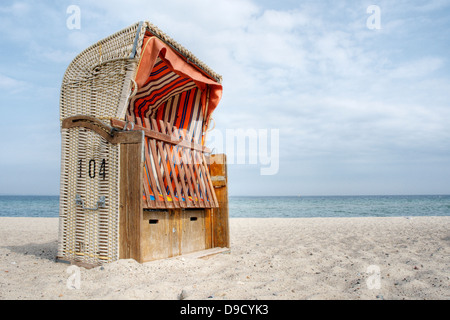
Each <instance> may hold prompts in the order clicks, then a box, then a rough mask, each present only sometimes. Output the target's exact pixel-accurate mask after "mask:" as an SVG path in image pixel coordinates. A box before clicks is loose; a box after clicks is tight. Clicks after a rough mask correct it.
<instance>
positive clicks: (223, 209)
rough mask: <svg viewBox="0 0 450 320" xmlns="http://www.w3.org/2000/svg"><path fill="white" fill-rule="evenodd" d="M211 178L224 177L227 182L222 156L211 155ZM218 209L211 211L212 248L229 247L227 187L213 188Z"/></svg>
mask: <svg viewBox="0 0 450 320" xmlns="http://www.w3.org/2000/svg"><path fill="white" fill-rule="evenodd" d="M210 173H211V177H212V178H213V177H224V178H225V181H227V163H226V156H225V155H224V154H218V155H211V161H210ZM215 193H216V196H217V199H218V203H219V207H218V208H215V209H213V211H214V215H213V221H212V222H213V226H212V228H213V234H214V235H213V247H227V248H229V247H230V229H229V219H228V186H227V183H225V186H223V187H219V188H215Z"/></svg>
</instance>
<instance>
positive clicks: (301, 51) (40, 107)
mask: <svg viewBox="0 0 450 320" xmlns="http://www.w3.org/2000/svg"><path fill="white" fill-rule="evenodd" d="M70 5H77V6H79V8H80V12H81V15H80V18H81V25H80V27H81V28H80V29H74V30H70V29H68V28H67V25H66V21H67V19H68V18H69V14H67V13H66V10H67V8H68V6H70ZM370 5H377V6H378V7H379V8H380V22H381V23H380V26H381V29H369V28H368V27H367V20H368V19H369V17H370V16H371V14H370V13H367V11H366V10H367V8H368V7H369V6H370ZM140 20H148V21H151V22H152V23H154V24H156V25H157V26H158V27H159V28H160V29H162V30H163V31H165V32H166V33H167V34H169V35H170V36H171V37H172V38H174V39H176V40H177V41H178V42H179V43H181V44H182V45H184V46H185V47H187V48H188V49H189V50H190V51H192V52H193V53H194V54H195V55H196V56H198V57H199V58H200V59H201V60H203V61H204V62H205V63H206V64H208V65H209V66H210V67H211V68H212V69H214V70H215V71H216V72H218V73H219V74H221V75H222V76H223V86H224V95H223V99H222V102H221V104H220V105H219V108H218V109H217V110H216V112H215V114H214V119H215V121H216V130H218V131H219V132H223V133H224V132H225V131H226V130H227V129H241V128H243V129H249V128H250V129H253V130H259V129H263V130H269V129H278V130H279V146H278V147H279V170H278V172H277V174H275V175H261V174H260V172H261V167H263V164H261V163H257V164H240V165H237V164H233V165H230V166H229V179H230V194H231V195H346V194H351V195H359V194H450V125H449V124H450V61H449V57H450V54H449V53H450V39H449V38H450V1H440V0H434V1H378V0H375V1H374V0H371V1H268V0H265V1H247V0H239V1H214V2H212V1H174V0H165V1H138V0H131V1H106V0H99V1H95V2H94V1H75V0H73V1H48V0H47V1H37V0H36V1H31V0H30V1H7V0H3V1H2V2H1V5H0V30H1V31H0V43H1V51H0V58H1V59H0V95H1V103H0V108H1V112H2V120H3V122H2V123H1V124H0V137H1V138H0V150H1V151H0V154H1V156H0V194H54V195H56V194H58V193H59V174H60V129H59V90H60V85H61V81H62V77H63V74H64V72H65V70H66V68H67V66H68V64H69V63H70V61H71V60H72V59H73V58H74V57H75V56H76V55H77V54H78V53H80V52H81V51H82V50H83V49H85V48H86V47H88V46H89V45H91V44H93V43H95V42H97V41H98V40H100V39H102V38H104V37H106V36H108V35H110V34H112V33H114V32H116V31H119V30H121V29H123V28H125V27H127V26H129V25H131V24H133V23H135V22H137V21H140Z"/></svg>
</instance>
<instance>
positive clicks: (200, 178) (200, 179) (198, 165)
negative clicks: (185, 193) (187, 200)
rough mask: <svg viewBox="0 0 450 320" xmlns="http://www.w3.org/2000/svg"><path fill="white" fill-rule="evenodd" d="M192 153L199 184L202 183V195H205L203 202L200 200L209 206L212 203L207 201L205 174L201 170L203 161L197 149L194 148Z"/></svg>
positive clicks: (205, 205) (204, 205)
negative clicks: (199, 159) (200, 160)
mask: <svg viewBox="0 0 450 320" xmlns="http://www.w3.org/2000/svg"><path fill="white" fill-rule="evenodd" d="M190 155H191V157H192V160H193V164H194V168H195V170H196V171H195V173H196V175H197V180H198V184H199V185H200V189H201V191H202V195H203V197H202V199H203V202H200V203H203V207H208V208H209V207H210V205H209V204H208V201H207V198H208V193H207V191H206V187H205V183H204V181H203V179H204V178H205V175H204V174H203V173H202V170H201V167H202V163H201V162H200V163H199V161H198V158H197V156H196V152H195V150H192V151H191V152H190Z"/></svg>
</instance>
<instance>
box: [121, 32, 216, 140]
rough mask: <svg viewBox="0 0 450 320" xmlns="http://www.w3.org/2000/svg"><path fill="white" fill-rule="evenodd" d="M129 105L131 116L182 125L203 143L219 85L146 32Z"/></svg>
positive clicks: (176, 125) (188, 134)
mask: <svg viewBox="0 0 450 320" xmlns="http://www.w3.org/2000/svg"><path fill="white" fill-rule="evenodd" d="M136 84H137V87H138V90H137V93H136V95H135V96H134V97H133V98H132V100H131V101H130V105H129V110H128V114H129V115H130V116H131V117H132V118H134V119H135V118H141V119H146V118H147V119H156V120H163V121H164V122H167V123H170V124H171V125H172V126H175V127H177V128H178V129H184V130H185V132H186V136H187V137H188V138H191V139H192V140H193V142H196V143H199V144H202V143H203V141H202V133H203V131H204V130H206V126H207V122H208V121H207V120H208V119H209V117H210V115H211V113H212V112H213V111H214V109H215V108H216V107H217V105H218V103H219V100H220V98H221V96H222V85H221V84H220V83H218V82H216V81H215V80H213V79H212V78H211V77H209V76H208V75H206V74H205V73H204V72H203V71H201V70H200V69H199V68H197V67H196V66H195V65H194V64H191V63H189V61H188V60H187V59H186V58H185V57H183V56H182V55H180V54H179V53H177V52H176V51H175V50H173V49H172V48H171V46H170V45H168V44H166V43H165V42H163V41H161V40H160V39H159V38H157V37H155V36H153V35H151V34H150V32H147V34H146V36H145V37H144V42H143V46H142V53H141V59H140V61H139V66H138V70H137V75H136Z"/></svg>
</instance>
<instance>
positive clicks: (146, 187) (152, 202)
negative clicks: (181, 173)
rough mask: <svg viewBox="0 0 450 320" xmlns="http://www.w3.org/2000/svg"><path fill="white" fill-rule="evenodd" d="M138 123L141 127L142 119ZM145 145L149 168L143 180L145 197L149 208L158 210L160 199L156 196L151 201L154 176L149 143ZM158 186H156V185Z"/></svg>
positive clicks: (146, 163) (146, 161) (145, 142)
mask: <svg viewBox="0 0 450 320" xmlns="http://www.w3.org/2000/svg"><path fill="white" fill-rule="evenodd" d="M137 122H138V123H139V124H140V125H142V121H141V119H140V118H138V119H137ZM144 139H145V140H147V138H146V137H144ZM144 145H145V159H144V163H145V165H146V166H147V168H146V169H145V168H144V177H145V179H143V183H144V191H145V196H146V198H147V207H148V208H156V207H158V206H157V204H156V201H158V202H159V198H157V197H156V196H155V200H151V199H150V189H149V185H148V184H149V183H152V182H151V180H152V179H151V178H152V176H153V172H152V171H153V170H152V166H151V163H150V159H149V157H148V156H147V154H148V146H147V141H144ZM146 170H147V173H148V175H149V176H150V181H148V178H147V175H146V174H145V171H146ZM155 185H156V184H155ZM153 189H155V187H153Z"/></svg>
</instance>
